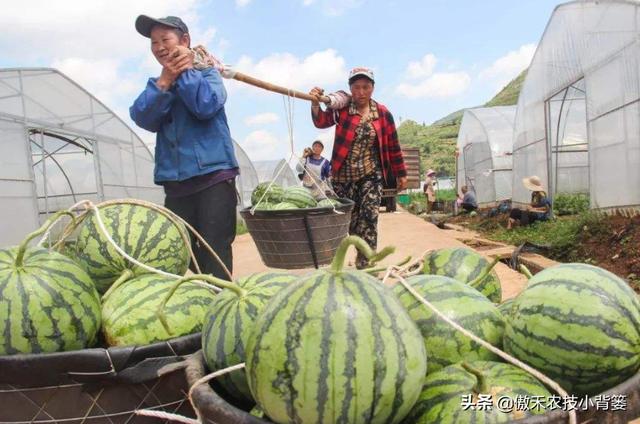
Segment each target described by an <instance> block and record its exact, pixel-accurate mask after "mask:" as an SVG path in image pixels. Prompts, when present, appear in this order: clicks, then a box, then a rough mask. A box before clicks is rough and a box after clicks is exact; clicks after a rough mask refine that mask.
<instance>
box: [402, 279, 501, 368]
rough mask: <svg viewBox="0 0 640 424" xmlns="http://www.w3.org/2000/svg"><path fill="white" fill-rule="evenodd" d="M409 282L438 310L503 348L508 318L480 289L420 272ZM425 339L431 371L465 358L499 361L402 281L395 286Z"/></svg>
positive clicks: (408, 281) (468, 359) (408, 280)
mask: <svg viewBox="0 0 640 424" xmlns="http://www.w3.org/2000/svg"><path fill="white" fill-rule="evenodd" d="M406 281H407V283H409V285H411V287H412V288H414V289H415V290H416V291H417V292H418V293H419V294H420V295H421V296H422V297H424V298H425V299H428V301H429V303H431V304H432V305H433V306H434V307H435V308H436V309H437V310H438V311H440V312H441V313H443V314H444V315H445V316H446V317H447V318H449V319H451V320H452V321H454V322H456V323H457V324H460V326H462V327H463V328H464V329H466V330H468V331H470V332H471V333H472V334H474V335H476V336H478V337H480V338H481V339H483V340H484V341H486V342H488V343H490V344H492V345H493V346H495V347H497V348H501V347H502V337H503V335H504V319H503V317H502V315H501V314H500V312H499V311H498V309H497V307H496V306H495V305H494V304H493V303H491V301H489V300H488V299H487V298H486V297H484V296H483V295H482V294H481V293H479V292H478V291H477V290H475V289H473V288H472V287H469V286H467V285H466V284H464V283H462V282H460V281H457V280H454V279H453V278H449V277H445V276H441V275H416V276H412V277H409V278H408V279H407V280H406ZM393 291H394V293H395V294H396V295H397V296H398V298H399V299H400V302H401V303H402V305H403V306H404V307H405V309H406V310H407V312H409V316H411V318H412V319H413V320H414V321H415V323H416V324H417V325H418V328H419V329H420V332H421V333H422V336H423V338H424V344H425V348H426V351H427V357H428V358H429V365H428V373H431V372H434V371H437V370H439V369H442V368H444V367H446V366H447V365H451V364H455V363H457V362H461V361H473V360H491V361H494V360H499V357H498V356H497V355H495V354H494V353H492V352H490V351H489V350H487V349H486V348H484V347H482V346H480V345H479V344H478V343H476V342H474V341H473V340H471V339H470V338H469V337H467V336H466V335H464V334H462V333H461V332H459V331H458V330H456V329H455V328H453V327H452V326H451V325H450V324H448V323H447V322H445V321H444V320H442V319H441V318H440V317H438V316H437V315H436V314H435V313H434V312H432V311H431V309H429V308H428V307H427V306H425V305H424V304H422V302H421V301H420V300H418V299H416V298H415V297H414V296H413V295H412V294H411V293H410V292H409V291H408V290H407V289H406V288H405V287H404V286H403V285H402V284H400V283H397V284H395V285H394V287H393Z"/></svg>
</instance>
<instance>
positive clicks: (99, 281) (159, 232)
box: [76, 202, 189, 293]
mask: <svg viewBox="0 0 640 424" xmlns="http://www.w3.org/2000/svg"><path fill="white" fill-rule="evenodd" d="M99 210H100V215H101V218H102V221H103V222H104V224H105V226H106V228H107V231H108V232H109V234H110V236H111V237H112V238H113V240H114V241H115V242H116V244H118V246H120V248H122V249H123V250H124V251H125V252H127V253H128V254H129V255H131V256H132V257H134V258H136V259H137V260H138V261H140V262H142V263H144V264H146V265H149V266H151V267H153V268H157V269H160V270H162V271H166V272H170V273H172V274H178V275H182V274H184V273H185V272H186V270H187V268H188V266H189V249H188V246H187V245H186V244H185V242H184V240H183V235H185V236H186V239H187V240H188V235H187V233H186V230H185V229H184V228H183V227H182V226H177V225H176V224H174V223H173V222H172V221H170V220H169V219H168V218H167V217H165V216H164V215H163V214H161V213H159V212H157V211H155V210H153V209H150V208H147V207H145V206H138V205H133V204H127V203H125V202H123V203H116V204H109V205H105V206H101V207H100V208H99ZM76 257H77V259H78V261H79V262H80V263H81V264H82V266H83V267H84V268H85V270H86V271H87V272H88V273H89V275H90V276H91V278H92V279H93V281H94V282H95V283H96V286H97V287H98V291H99V292H101V293H104V292H105V291H106V290H107V289H108V288H109V286H110V285H111V284H112V283H113V282H114V281H115V280H116V279H117V278H118V277H119V276H120V275H121V274H122V272H123V271H125V270H127V269H131V270H133V272H134V273H135V274H136V275H140V274H144V273H147V272H148V271H146V270H144V269H141V268H139V267H137V266H134V265H133V264H131V263H130V262H129V261H127V260H126V259H124V258H123V257H122V256H121V255H120V254H119V253H118V252H117V251H116V250H115V248H114V247H113V246H112V245H111V243H109V241H108V240H107V239H106V238H105V237H104V235H103V234H102V232H101V231H100V230H99V228H98V227H97V223H96V220H95V217H94V214H93V213H90V215H89V216H88V217H87V218H86V219H85V220H84V222H83V224H82V227H81V229H80V233H79V234H78V239H77V242H76Z"/></svg>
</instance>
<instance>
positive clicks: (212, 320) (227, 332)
mask: <svg viewBox="0 0 640 424" xmlns="http://www.w3.org/2000/svg"><path fill="white" fill-rule="evenodd" d="M297 278H298V277H296V276H293V275H289V274H286V273H284V272H264V273H258V274H253V275H250V276H249V277H245V278H241V279H239V280H238V282H237V286H238V287H240V288H241V289H242V290H243V292H242V295H241V296H239V295H238V292H237V291H233V290H229V289H224V290H222V291H221V292H220V293H219V294H218V295H217V296H216V297H215V299H214V300H213V302H211V305H210V306H209V311H208V313H207V315H206V317H205V319H204V321H203V328H202V350H203V354H204V358H205V360H206V362H207V365H208V366H209V369H210V370H214V371H215V370H219V369H224V368H227V367H230V366H233V365H236V364H240V363H242V362H244V361H245V346H246V345H247V339H248V338H249V333H250V332H251V329H252V328H253V323H254V322H255V320H256V317H257V315H258V313H259V312H260V311H261V310H262V309H263V307H264V305H265V303H266V302H267V301H268V300H269V299H271V297H272V296H273V295H274V294H275V293H277V292H278V291H280V290H281V289H283V288H284V287H287V286H289V285H290V284H291V283H292V282H293V281H295V280H296V279H297ZM217 381H218V382H219V383H220V384H221V385H222V386H223V387H224V389H225V390H226V391H227V393H229V394H231V395H232V396H234V397H235V398H238V399H240V400H247V401H250V400H252V397H251V392H250V390H249V386H248V384H247V379H246V377H245V373H244V370H238V371H234V372H232V373H230V374H225V375H223V376H221V377H219V378H218V380H217Z"/></svg>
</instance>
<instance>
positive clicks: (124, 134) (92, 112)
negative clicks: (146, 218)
mask: <svg viewBox="0 0 640 424" xmlns="http://www.w3.org/2000/svg"><path fill="white" fill-rule="evenodd" d="M0 155H1V157H2V166H0V205H2V208H0V245H1V246H6V245H11V244H15V243H17V242H19V241H20V240H22V239H23V238H24V236H25V235H26V234H27V233H29V232H31V231H33V230H34V229H36V228H37V227H38V226H39V225H40V223H42V222H43V221H44V220H45V219H46V218H47V217H48V216H49V214H51V213H52V212H55V211H57V210H60V209H66V208H68V207H69V206H71V205H73V204H74V203H76V202H77V201H80V200H83V199H89V200H94V201H102V200H107V199H114V198H122V197H134V198H138V199H144V200H148V201H152V202H156V203H162V199H163V191H162V188H161V187H158V186H156V185H154V184H153V157H152V155H151V152H150V151H149V149H148V148H147V146H145V144H144V143H143V142H142V140H141V139H140V138H139V137H138V136H137V135H136V134H135V133H134V132H133V131H132V130H131V128H129V127H128V126H127V125H126V124H125V123H124V122H123V121H122V120H121V119H120V118H118V116H116V115H115V114H114V113H113V112H112V111H111V110H109V109H108V108H107V107H106V106H105V105H104V104H102V103H101V102H100V101H99V100H97V99H96V98H95V97H93V96H92V95H91V94H90V93H88V92H87V91H86V90H84V89H83V88H82V87H80V86H79V85H77V84H76V83H74V82H73V81H72V80H70V79H69V78H67V77H66V76H65V75H63V74H61V73H60V72H58V71H56V70H54V69H41V68H38V69H34V68H28V69H27V68H25V69H0Z"/></svg>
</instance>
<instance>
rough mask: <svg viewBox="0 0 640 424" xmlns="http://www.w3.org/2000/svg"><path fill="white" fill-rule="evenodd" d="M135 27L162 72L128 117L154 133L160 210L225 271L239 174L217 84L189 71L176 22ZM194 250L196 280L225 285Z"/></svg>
mask: <svg viewBox="0 0 640 424" xmlns="http://www.w3.org/2000/svg"><path fill="white" fill-rule="evenodd" d="M135 27H136V30H137V31H138V32H139V33H140V34H142V35H143V36H145V37H147V38H149V39H150V41H151V53H152V54H153V56H154V57H155V58H156V60H157V61H158V63H160V65H161V66H162V70H161V72H160V75H159V76H158V77H153V78H150V79H149V81H148V82H147V86H146V87H145V89H144V90H143V91H142V93H141V94H140V95H139V96H138V98H137V99H136V100H135V102H134V103H133V105H132V106H131V108H130V109H129V113H130V115H131V119H133V121H134V122H135V123H136V124H137V125H138V126H140V127H142V128H144V129H146V130H147V131H151V132H154V133H156V147H155V170H154V181H155V183H156V184H159V185H162V186H164V191H165V195H166V198H165V206H166V207H167V208H168V209H170V210H172V211H173V212H175V213H176V214H177V215H179V216H180V217H181V218H183V219H184V220H185V221H187V222H188V223H189V224H191V225H192V226H193V227H194V228H195V229H196V231H198V232H199V233H200V234H201V235H202V236H203V237H204V239H205V240H206V241H207V243H208V244H209V245H210V246H211V247H212V248H213V250H214V251H215V252H216V253H217V254H218V256H220V258H221V259H222V261H223V262H224V264H225V266H226V267H227V268H228V269H229V271H232V253H231V243H232V242H233V240H234V238H235V231H236V204H237V199H238V197H237V194H236V186H235V178H236V176H237V175H238V174H239V170H238V161H237V160H236V157H235V153H234V150H233V142H232V141H231V134H230V133H229V126H228V124H227V117H226V115H225V110H224V104H225V101H226V100H227V93H226V91H225V88H224V86H223V85H222V78H221V76H220V74H219V72H218V71H217V70H216V69H215V68H214V67H212V66H209V65H207V64H205V65H204V66H202V64H198V63H194V58H197V56H196V55H195V54H194V51H193V50H191V49H189V45H190V42H191V40H190V37H189V30H188V28H187V26H186V25H185V23H184V22H183V21H182V20H181V19H180V18H178V17H175V16H167V17H166V18H160V19H154V18H150V17H148V16H145V15H140V16H138V18H137V19H136V24H135ZM193 240H195V238H193ZM193 250H194V252H195V254H196V259H197V261H198V264H199V265H200V268H201V270H202V271H203V272H205V273H208V274H213V275H215V276H216V277H220V278H224V279H228V278H229V277H228V276H227V275H226V273H225V272H224V270H223V268H222V267H221V266H220V265H219V264H218V262H217V261H216V260H215V259H213V258H212V257H211V255H210V254H209V253H208V251H207V250H206V249H205V248H204V247H203V246H200V245H199V244H196V243H195V242H194V245H193ZM192 269H193V264H192Z"/></svg>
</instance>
